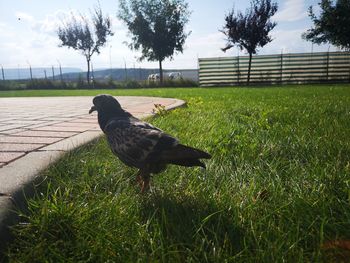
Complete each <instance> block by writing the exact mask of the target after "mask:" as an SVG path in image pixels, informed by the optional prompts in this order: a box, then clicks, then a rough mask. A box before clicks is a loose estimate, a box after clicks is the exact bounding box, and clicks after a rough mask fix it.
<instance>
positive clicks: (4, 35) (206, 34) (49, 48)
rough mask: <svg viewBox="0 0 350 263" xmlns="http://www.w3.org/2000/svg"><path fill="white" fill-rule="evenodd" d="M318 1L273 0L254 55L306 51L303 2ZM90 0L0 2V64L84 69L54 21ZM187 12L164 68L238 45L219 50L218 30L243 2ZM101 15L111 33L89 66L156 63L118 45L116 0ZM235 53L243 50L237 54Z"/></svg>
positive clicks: (105, 1)
mask: <svg viewBox="0 0 350 263" xmlns="http://www.w3.org/2000/svg"><path fill="white" fill-rule="evenodd" d="M318 2H319V0H278V1H277V3H278V5H279V10H278V12H277V13H276V15H275V16H274V17H273V19H274V20H275V21H276V22H277V23H278V24H277V26H276V27H275V29H274V30H273V31H272V36H273V38H274V40H273V41H272V42H271V43H269V44H268V45H266V46H265V47H264V48H262V49H260V51H259V54H274V53H281V51H282V50H283V52H284V53H293V52H310V51H311V48H312V45H311V43H310V42H306V41H304V40H302V39H301V34H302V33H303V32H304V31H306V30H307V29H308V28H310V27H311V25H312V23H311V21H310V19H309V17H308V15H307V9H308V7H309V6H315V7H316V6H317V3H318ZM96 3H97V1H96V0H59V1H58V0H49V1H45V0H30V1H29V0H11V1H8V0H0V64H1V65H3V66H4V67H5V68H17V67H28V63H30V64H31V65H32V66H33V67H51V65H54V66H56V65H57V64H58V62H57V61H60V62H61V64H62V65H63V66H66V67H78V68H82V69H85V68H86V65H85V59H84V57H83V56H82V55H80V53H79V52H78V51H75V50H72V49H68V48H66V47H58V44H59V41H58V37H57V34H56V30H57V27H58V25H59V24H60V23H61V22H62V20H64V19H67V18H68V17H69V15H70V14H71V13H74V14H77V13H82V14H87V15H89V10H91V9H92V8H93V7H94V5H96ZM188 3H189V6H190V9H191V10H192V14H191V17H190V22H189V24H188V26H187V30H190V31H192V33H191V35H190V36H189V37H188V39H187V41H186V44H185V50H184V53H183V54H178V55H176V56H175V57H174V59H173V60H171V61H170V60H166V61H165V62H164V67H165V68H196V67H197V58H198V57H213V56H230V55H232V56H236V55H237V54H238V49H237V48H233V49H231V50H229V51H228V52H226V53H223V52H222V51H221V50H220V48H221V47H224V46H225V38H224V35H223V34H222V33H220V32H219V29H221V28H222V26H223V24H224V15H225V14H227V13H228V12H229V11H230V10H231V9H232V7H233V6H234V7H235V9H238V10H242V11H244V10H245V9H246V8H247V7H248V6H249V1H247V0H236V1H232V0H216V1H213V0H188ZM100 5H101V8H102V10H103V12H104V13H105V14H109V15H110V16H111V18H112V22H113V30H114V33H115V34H114V36H113V37H111V38H110V40H109V42H108V43H107V45H106V47H104V48H103V49H102V52H101V54H100V55H98V56H96V55H94V57H93V66H94V68H109V67H110V64H111V65H112V67H124V63H126V64H127V66H128V67H134V66H135V67H137V68H138V67H154V68H157V67H158V63H157V62H147V61H144V62H139V61H138V60H137V58H138V56H139V53H138V52H135V51H131V50H129V48H128V47H127V46H126V45H125V44H123V42H125V41H128V39H129V38H128V36H127V29H126V27H125V26H124V25H123V24H122V22H121V21H119V20H118V19H117V18H116V13H117V10H118V1H117V0H113V1H110V0H100ZM328 48H329V46H328V45H322V46H317V45H314V46H313V51H315V52H316V51H326V50H328ZM330 50H336V48H334V47H330ZM240 54H241V55H243V54H244V52H240Z"/></svg>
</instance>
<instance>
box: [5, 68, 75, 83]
mask: <svg viewBox="0 0 350 263" xmlns="http://www.w3.org/2000/svg"><path fill="white" fill-rule="evenodd" d="M45 71H46V76H47V78H52V68H51V67H50V68H44V67H43V68H32V76H33V78H38V79H41V78H45ZM53 71H54V74H55V75H59V74H60V69H59V68H58V67H56V68H55V67H54V68H53ZM68 72H74V73H77V72H82V70H81V69H80V68H69V67H63V68H62V74H65V73H68ZM4 75H5V79H6V80H15V79H30V69H29V67H28V68H4ZM0 79H2V72H0Z"/></svg>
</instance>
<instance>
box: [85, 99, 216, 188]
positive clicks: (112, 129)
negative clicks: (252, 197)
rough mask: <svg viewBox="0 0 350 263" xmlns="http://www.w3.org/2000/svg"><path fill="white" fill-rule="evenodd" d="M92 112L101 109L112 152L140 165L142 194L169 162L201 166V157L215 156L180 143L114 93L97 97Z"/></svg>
mask: <svg viewBox="0 0 350 263" xmlns="http://www.w3.org/2000/svg"><path fill="white" fill-rule="evenodd" d="M92 102H93V104H94V105H93V106H92V107H91V109H90V111H89V113H92V112H93V111H97V118H98V123H99V125H100V128H101V130H102V131H103V132H104V134H105V135H106V137H107V141H108V144H109V146H110V148H111V150H112V152H113V153H114V154H115V155H116V156H117V157H118V158H119V159H120V160H121V161H122V162H123V163H124V164H126V165H127V166H130V167H134V168H138V169H139V171H138V173H137V175H136V180H137V182H138V183H139V184H140V186H141V193H144V192H145V191H146V190H148V189H149V184H150V176H151V174H157V173H160V172H162V171H164V170H165V169H166V166H167V165H168V164H175V165H180V166H187V167H191V166H200V167H203V168H205V164H204V163H203V162H202V161H201V160H200V159H202V158H203V159H210V158H211V155H210V154H208V153H206V152H204V151H202V150H199V149H195V148H192V147H189V146H185V145H183V144H180V143H179V140H178V139H176V138H175V137H173V136H171V135H169V134H167V133H165V132H163V131H162V130H161V129H158V128H157V127H154V126H153V125H151V124H149V123H147V122H144V121H142V120H139V119H137V118H135V117H134V116H132V115H131V114H130V113H129V112H127V111H125V110H124V109H123V108H122V107H121V106H120V104H119V102H118V101H117V100H116V99H115V98H114V97H113V96H111V95H107V94H102V95H97V96H96V97H94V98H93V101H92Z"/></svg>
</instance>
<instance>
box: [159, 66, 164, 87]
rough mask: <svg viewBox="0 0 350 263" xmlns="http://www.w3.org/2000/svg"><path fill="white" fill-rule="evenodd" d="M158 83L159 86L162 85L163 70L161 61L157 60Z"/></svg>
mask: <svg viewBox="0 0 350 263" xmlns="http://www.w3.org/2000/svg"><path fill="white" fill-rule="evenodd" d="M159 81H160V84H163V68H162V61H161V60H159Z"/></svg>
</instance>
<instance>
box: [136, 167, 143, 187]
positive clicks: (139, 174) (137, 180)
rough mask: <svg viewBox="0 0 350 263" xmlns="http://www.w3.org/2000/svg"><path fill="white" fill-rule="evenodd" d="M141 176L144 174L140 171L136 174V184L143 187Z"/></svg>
mask: <svg viewBox="0 0 350 263" xmlns="http://www.w3.org/2000/svg"><path fill="white" fill-rule="evenodd" d="M141 174H142V171H141V170H139V171H138V172H137V174H136V182H137V184H138V185H139V186H140V187H142V182H143V180H142V176H141Z"/></svg>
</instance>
